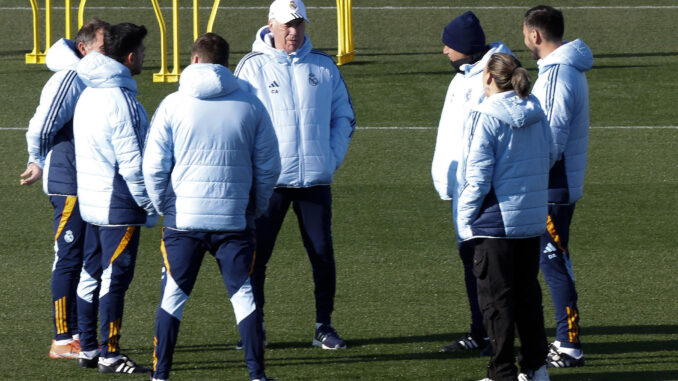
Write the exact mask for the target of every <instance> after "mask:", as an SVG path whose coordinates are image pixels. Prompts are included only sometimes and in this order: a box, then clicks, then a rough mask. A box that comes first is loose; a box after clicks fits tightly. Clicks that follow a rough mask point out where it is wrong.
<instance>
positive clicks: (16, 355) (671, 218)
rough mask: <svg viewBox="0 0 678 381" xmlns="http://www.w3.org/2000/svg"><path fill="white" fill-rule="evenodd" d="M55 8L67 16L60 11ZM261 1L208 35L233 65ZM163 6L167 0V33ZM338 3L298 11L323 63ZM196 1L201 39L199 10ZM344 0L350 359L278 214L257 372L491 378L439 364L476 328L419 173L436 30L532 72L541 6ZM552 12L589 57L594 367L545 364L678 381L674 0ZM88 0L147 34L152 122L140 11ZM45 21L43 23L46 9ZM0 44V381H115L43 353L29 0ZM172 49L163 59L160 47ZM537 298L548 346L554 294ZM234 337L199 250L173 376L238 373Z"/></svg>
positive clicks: (148, 276)
mask: <svg viewBox="0 0 678 381" xmlns="http://www.w3.org/2000/svg"><path fill="white" fill-rule="evenodd" d="M53 3H54V6H61V7H63V2H61V1H59V0H53ZM74 3H77V1H74ZM111 3H114V4H115V8H113V7H111V6H110V4H111ZM191 3H192V2H189V1H182V2H181V4H182V6H185V7H187V8H186V9H184V10H182V11H181V22H180V24H181V28H182V37H181V42H180V46H181V53H182V54H181V62H182V63H183V64H184V65H185V63H186V62H187V60H188V54H187V52H188V50H189V46H190V39H191V35H192V32H191V11H190V9H188V7H189V6H190V5H191ZM267 3H268V2H267V1H261V0H256V1H227V0H224V1H222V3H221V5H222V7H224V8H223V9H221V10H220V11H219V12H220V13H219V15H218V16H217V20H216V24H215V27H214V31H215V32H217V33H219V34H221V35H223V36H224V37H225V38H226V39H227V40H228V41H229V43H230V44H231V50H232V58H231V67H232V68H234V67H235V65H236V64H237V62H238V60H239V59H240V58H241V57H242V56H243V55H244V54H246V53H247V52H248V51H249V49H250V46H251V43H252V40H253V37H254V33H255V31H256V30H257V28H258V27H259V26H261V25H263V24H264V23H265V20H266V18H267V9H266V5H267ZM40 4H44V2H43V1H40ZM170 4H171V2H169V1H167V0H163V1H161V5H162V6H163V7H165V8H164V10H163V12H164V16H165V19H166V21H167V23H168V25H170V23H171V12H170V10H169V9H168V8H166V7H168V6H170ZM334 4H335V3H334V2H333V1H312V0H309V1H308V4H307V5H308V15H309V18H310V19H311V24H309V25H308V28H307V32H308V34H309V35H310V36H311V40H312V41H313V44H314V47H316V48H319V49H322V50H324V51H326V52H327V53H329V54H331V55H334V54H336V46H337V43H336V11H335V10H334V9H333V5H334ZM201 5H202V6H203V7H205V8H204V9H202V10H201V18H202V30H203V31H204V28H205V25H206V22H207V18H208V15H209V9H208V8H209V7H210V6H211V1H203V2H202V3H201ZM354 5H355V8H354V11H353V17H354V33H355V46H356V59H355V61H354V62H353V63H350V64H348V65H345V66H343V67H342V68H341V70H342V73H343V75H344V78H345V80H346V82H347V85H348V87H349V90H350V91H351V95H352V96H353V100H354V103H355V108H356V113H357V117H358V126H359V129H358V130H357V131H356V133H355V136H354V139H353V142H352V143H351V147H350V149H349V152H348V155H347V157H346V161H345V163H344V165H343V166H342V168H341V169H340V170H339V171H338V173H337V175H336V179H335V184H334V185H333V196H334V219H333V231H334V243H335V252H336V260H337V271H338V287H337V289H338V292H337V297H336V312H335V314H334V316H333V318H334V323H335V326H336V328H337V329H338V331H339V333H340V334H341V335H342V336H343V337H344V338H345V339H346V341H347V343H348V346H349V349H348V350H345V351H338V352H330V351H321V350H319V349H317V348H312V347H311V345H310V344H311V339H312V335H313V328H314V321H313V320H314V313H313V296H312V295H313V293H312V280H311V279H312V278H311V273H310V265H309V263H308V260H307V258H306V254H305V252H304V249H303V246H302V244H301V239H300V236H299V232H298V228H297V227H296V221H295V218H294V214H293V213H292V212H290V213H289V215H288V219H287V221H286V224H285V225H284V227H283V230H282V232H281V235H280V238H279V240H278V243H277V246H276V251H275V253H274V256H273V259H272V260H271V262H270V264H269V269H270V270H269V278H268V281H267V283H266V287H267V301H268V303H267V306H266V307H267V308H266V324H267V325H266V328H267V332H268V340H269V341H270V343H271V344H270V346H269V349H268V351H267V352H266V359H267V366H268V373H269V374H270V375H271V376H274V377H278V378H279V379H281V380H357V379H361V380H393V379H397V380H429V379H430V380H475V379H480V378H483V377H484V368H485V366H486V362H487V359H485V358H479V357H477V356H476V355H475V354H449V353H439V352H438V348H439V347H440V346H442V345H444V344H447V343H449V342H450V341H451V340H452V339H456V338H457V337H458V336H459V335H460V334H462V333H463V332H464V331H465V330H466V329H467V327H468V323H469V312H468V308H467V306H466V297H465V290H464V286H463V277H462V270H461V263H460V261H459V259H458V256H457V253H456V245H455V242H454V232H453V228H452V225H451V222H450V211H449V204H448V203H446V202H443V201H440V200H439V199H438V198H437V195H436V193H435V191H434V189H433V186H432V184H431V178H430V162H431V158H432V156H433V147H434V144H435V137H436V130H435V127H436V126H437V123H438V118H439V115H440V110H441V107H442V102H443V98H444V95H445V91H446V89H447V85H448V84H449V81H450V79H451V67H450V65H449V63H448V62H447V58H446V57H445V56H444V55H442V43H441V41H440V35H441V32H442V28H443V26H444V25H445V24H446V23H447V22H448V21H449V20H450V19H452V18H453V17H455V16H457V15H459V14H461V13H462V12H463V11H465V10H467V9H472V10H474V11H475V12H476V14H477V15H478V17H479V18H480V20H481V23H482V24H483V27H484V28H485V33H486V35H487V38H488V41H495V40H502V41H504V42H505V43H506V44H507V45H508V46H509V47H511V48H512V49H513V50H514V51H515V52H516V54H517V55H518V57H519V58H520V59H521V61H522V62H523V63H524V64H525V66H526V67H528V69H530V70H531V72H532V74H533V75H535V76H536V71H535V68H536V63H535V62H534V61H533V60H532V59H531V58H530V57H529V54H528V53H527V52H526V50H525V48H524V47H523V44H522V33H521V31H522V15H523V13H524V12H525V10H526V9H528V8H529V7H530V6H533V5H536V3H532V2H525V1H510V2H509V1H443V0H438V1H435V0H423V1H416V2H412V1H409V2H406V1H402V0H375V1H366V0H362V1H361V0H356V1H355V2H354ZM553 5H556V6H562V7H563V8H564V9H563V10H564V14H565V21H566V31H565V37H566V38H567V39H574V38H578V37H581V38H582V39H584V41H585V42H587V44H589V46H590V47H591V49H592V50H593V52H594V55H595V58H596V61H595V66H594V68H593V69H592V70H591V71H590V72H589V73H588V78H589V84H590V97H591V124H592V126H593V129H592V130H591V134H590V147H589V163H588V174H587V182H586V187H585V190H584V198H583V199H582V201H581V202H580V203H578V204H577V211H576V213H575V217H574V222H573V229H572V236H571V251H572V257H573V264H574V271H575V274H576V276H577V285H578V289H579V295H580V300H579V307H580V312H581V325H582V341H583V345H584V350H585V352H586V366H585V367H583V368H577V369H563V370H553V371H551V372H550V374H551V378H552V379H553V380H556V381H564V380H615V381H621V380H678V317H677V316H678V301H677V298H676V290H677V289H678V281H677V280H676V270H677V269H678V265H676V258H677V255H676V254H677V252H678V249H676V247H677V243H678V238H676V219H677V217H676V216H677V215H678V206H677V205H678V191H677V188H678V168H677V166H678V153H677V150H678V144H677V141H678V128H677V127H675V126H678V111H677V110H678V107H677V106H676V99H677V96H676V89H678V76H677V75H676V68H678V44H677V43H676V41H678V32H677V31H676V29H675V25H676V20H677V19H678V4H677V3H676V2H675V1H662V0H656V1H630V0H621V1H615V2H612V1H601V0H598V1H593V2H585V1H576V0H568V1H564V0H561V1H558V2H556V3H553ZM87 6H88V10H87V11H86V14H85V18H86V19H87V18H90V17H94V16H97V17H100V18H103V19H105V20H107V21H109V22H111V23H118V22H123V21H130V22H134V23H137V24H145V25H146V26H147V28H148V29H149V34H148V37H147V39H146V45H147V47H148V48H147V54H146V57H147V59H146V67H145V70H144V72H143V73H142V74H141V75H140V76H139V77H138V78H137V79H138V81H139V92H140V93H139V99H140V101H141V102H142V103H143V104H144V106H145V107H146V109H147V111H148V113H149V114H150V115H152V113H153V112H154V111H155V108H156V107H157V105H158V103H159V102H160V100H161V99H162V98H163V97H164V96H165V95H167V94H169V93H170V92H172V91H175V89H176V84H154V83H152V82H151V78H152V73H153V72H157V71H158V68H159V64H160V59H159V42H158V41H159V32H158V24H157V22H156V20H155V18H154V15H153V11H152V9H151V8H150V2H146V1H141V0H139V1H132V0H125V1H116V2H111V1H103V0H89V1H88V2H87ZM63 13H64V11H63V9H56V10H54V13H53V16H52V17H53V24H54V28H53V41H54V40H56V38H58V37H61V36H62V35H63V19H64V16H63ZM41 17H43V18H41V23H43V22H44V13H42V14H41ZM73 20H74V21H75V20H77V17H76V13H75V12H74V13H73ZM0 36H1V37H0V57H1V59H2V61H1V62H2V65H1V66H0V168H2V177H1V179H0V210H1V211H2V214H1V215H0V307H1V308H0V379H17V380H31V379H55V380H56V379H59V380H61V379H63V380H67V379H68V380H76V379H82V380H89V379H95V378H97V377H98V378H100V379H113V378H115V379H117V377H115V376H101V375H98V374H96V371H92V370H82V369H79V368H77V367H76V365H75V362H74V361H66V360H50V359H48V358H47V352H48V349H49V344H50V340H51V335H52V328H51V323H50V320H51V309H50V304H51V303H50V300H51V299H50V291H49V286H50V281H49V278H50V270H51V266H52V261H53V250H52V246H53V242H52V239H51V235H52V223H51V216H52V208H51V206H50V204H49V202H48V198H47V197H46V196H45V195H44V194H43V193H42V191H41V188H40V185H39V184H35V185H33V186H32V187H20V186H19V185H18V184H19V174H20V173H21V172H22V171H23V169H24V168H25V165H26V158H27V155H26V152H25V150H26V144H25V139H24V132H25V130H24V129H25V128H26V126H27V125H28V121H29V119H30V118H31V116H32V114H33V112H34V110H35V107H36V106H37V103H38V97H39V93H40V90H41V88H42V86H43V84H44V83H45V81H46V80H47V79H48V78H49V76H50V72H49V71H47V69H46V68H45V67H44V66H43V65H26V64H24V54H25V53H26V52H28V51H30V50H31V48H32V29H31V11H30V5H29V2H28V1H24V0H2V1H1V2H0ZM41 39H42V40H43V41H44V34H41ZM168 40H169V41H168V42H170V47H171V36H170V37H169V38H168ZM168 59H169V58H168ZM169 60H170V61H171V59H169ZM170 69H171V65H170ZM377 127H379V128H377ZM620 127H623V128H620ZM159 239H160V228H159V227H156V228H154V229H150V230H149V229H144V230H143V232H142V239H141V245H140V249H139V257H138V263H137V269H136V274H135V279H134V281H133V283H132V285H131V288H130V290H129V292H128V294H127V305H126V310H125V321H124V325H123V330H122V339H121V346H122V349H123V352H124V353H126V354H128V355H129V356H130V357H132V358H133V359H134V360H135V361H137V362H138V363H140V364H144V365H150V364H151V361H152V343H153V325H154V319H155V308H156V305H157V303H158V301H159V298H160V269H161V265H162V262H161V257H160V251H159ZM544 304H545V309H544V314H545V319H546V326H547V334H548V335H549V337H550V338H551V339H552V338H553V334H554V329H553V327H554V322H553V308H552V306H551V304H550V296H549V294H548V290H547V289H545V290H544ZM237 340H238V335H237V329H236V327H235V321H234V318H233V312H232V309H231V306H230V303H229V302H228V297H227V294H226V291H225V289H224V286H223V284H222V283H221V280H220V276H219V274H218V270H217V268H216V265H215V263H214V261H213V260H212V259H211V258H210V257H207V259H206V260H205V261H204V264H203V270H202V273H201V274H200V276H199V279H198V282H197V285H196V288H195V290H194V291H193V294H192V296H191V299H190V300H189V302H188V304H187V306H186V310H185V314H184V320H183V324H182V327H181V333H180V337H179V342H178V347H177V351H176V354H175V358H174V360H175V363H174V369H173V373H172V378H173V379H175V380H189V379H191V380H192V379H203V380H205V379H217V378H218V379H233V380H246V379H247V371H246V368H245V365H244V362H243V359H242V356H243V354H242V352H239V351H235V350H234V349H233V346H234V344H235V342H236V341H237ZM119 377H120V378H125V377H128V378H131V379H142V378H143V377H140V376H119Z"/></svg>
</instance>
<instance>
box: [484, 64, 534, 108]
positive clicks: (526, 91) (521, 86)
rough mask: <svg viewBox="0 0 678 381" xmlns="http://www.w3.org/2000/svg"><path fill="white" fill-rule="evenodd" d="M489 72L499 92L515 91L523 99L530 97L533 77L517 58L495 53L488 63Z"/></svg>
mask: <svg viewBox="0 0 678 381" xmlns="http://www.w3.org/2000/svg"><path fill="white" fill-rule="evenodd" d="M487 71H488V72H489V73H490V75H492V79H494V83H495V84H496V85H497V88H498V89H499V90H501V91H509V90H513V91H515V92H516V94H518V96H519V97H521V98H526V97H527V96H528V95H530V85H531V84H532V77H530V73H528V71H527V69H525V68H524V67H522V66H521V65H520V61H518V59H517V58H516V57H514V56H512V55H510V54H507V53H495V54H493V55H492V56H491V57H490V60H489V61H488V62H487Z"/></svg>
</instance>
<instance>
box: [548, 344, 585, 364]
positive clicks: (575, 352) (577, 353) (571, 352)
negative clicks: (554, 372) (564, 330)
mask: <svg viewBox="0 0 678 381" xmlns="http://www.w3.org/2000/svg"><path fill="white" fill-rule="evenodd" d="M553 345H555V346H556V348H558V351H559V352H560V353H565V354H566V355H568V356H570V357H573V358H576V359H579V358H581V357H582V356H583V355H584V351H582V350H581V348H579V349H578V348H565V347H563V346H562V345H560V341H558V340H556V341H554V342H553Z"/></svg>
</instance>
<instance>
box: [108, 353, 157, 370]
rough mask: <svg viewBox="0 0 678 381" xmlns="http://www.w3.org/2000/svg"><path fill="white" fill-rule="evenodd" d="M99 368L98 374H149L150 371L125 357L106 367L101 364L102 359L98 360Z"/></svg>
mask: <svg viewBox="0 0 678 381" xmlns="http://www.w3.org/2000/svg"><path fill="white" fill-rule="evenodd" d="M97 367H98V368H99V373H128V374H132V373H150V372H151V370H150V369H149V368H146V367H144V366H140V365H137V364H136V363H135V362H134V361H132V360H130V359H129V357H127V356H121V357H120V358H119V359H118V361H116V362H114V363H113V364H110V365H106V364H104V363H103V358H99V363H98V364H97Z"/></svg>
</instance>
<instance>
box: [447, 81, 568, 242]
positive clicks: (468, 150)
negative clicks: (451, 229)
mask: <svg viewBox="0 0 678 381" xmlns="http://www.w3.org/2000/svg"><path fill="white" fill-rule="evenodd" d="M463 144H464V148H463V152H462V160H461V161H460V164H459V169H458V171H457V182H458V184H459V188H458V189H459V191H458V195H457V197H455V198H454V207H455V208H456V219H455V223H456V231H457V235H458V238H459V239H461V240H462V241H466V240H469V239H472V238H481V237H485V238H488V237H489V238H529V237H536V236H539V235H541V234H542V233H544V230H545V229H546V216H547V189H548V173H549V168H550V166H551V163H552V162H553V161H554V160H555V156H553V155H552V151H553V144H552V140H551V135H550V132H549V128H548V123H547V121H546V117H545V115H544V112H543V111H542V109H541V107H540V106H539V101H538V100H537V99H536V98H535V97H534V96H532V95H531V96H529V97H528V98H526V99H522V98H520V97H518V96H517V95H516V93H515V92H514V91H506V92H503V93H499V94H494V95H492V96H490V97H489V98H486V99H485V101H483V103H481V104H480V105H478V106H477V107H476V108H474V110H473V111H472V112H471V114H470V115H469V118H468V119H467V124H466V128H465V131H464V139H463Z"/></svg>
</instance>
